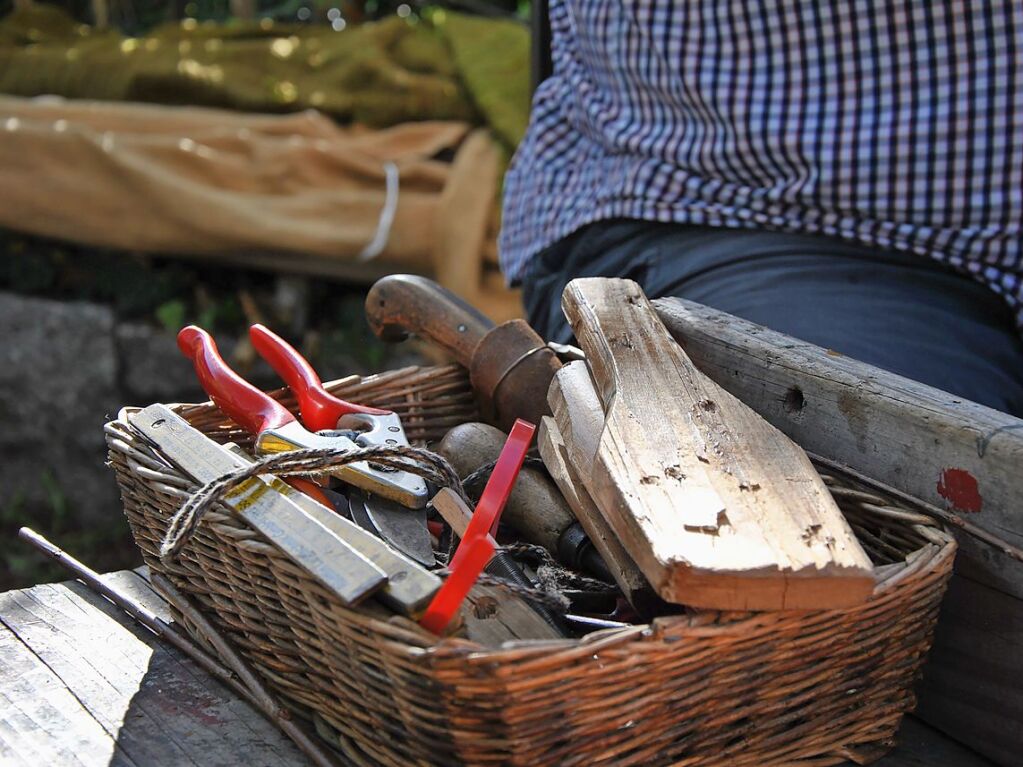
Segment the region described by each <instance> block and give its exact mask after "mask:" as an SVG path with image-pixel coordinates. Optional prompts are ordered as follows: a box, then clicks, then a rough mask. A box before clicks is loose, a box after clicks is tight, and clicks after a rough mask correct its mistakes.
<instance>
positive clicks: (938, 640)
mask: <svg viewBox="0 0 1023 767" xmlns="http://www.w3.org/2000/svg"><path fill="white" fill-rule="evenodd" d="M918 694H919V698H920V703H919V706H918V708H917V711H918V713H919V715H920V716H921V717H922V718H923V719H925V720H926V721H928V722H930V723H932V724H934V725H935V726H936V727H938V728H940V729H942V730H945V731H947V732H950V733H953V734H954V735H955V736H956V737H957V738H959V739H960V740H962V741H964V742H966V743H968V744H969V745H970V746H971V747H972V748H973V749H975V750H976V751H979V752H980V753H982V754H985V755H986V756H989V757H990V758H991V759H994V760H995V761H996V762H998V763H1000V764H1005V765H1011V764H1019V763H1020V760H1021V759H1023V610H1021V609H1020V605H1019V601H1018V600H1016V599H1015V598H1013V597H1011V596H1009V595H1007V594H1003V593H1002V592H1000V591H998V590H997V589H993V588H991V587H990V586H986V585H984V584H981V583H977V582H976V581H973V580H971V579H969V578H965V577H962V576H957V577H955V578H953V579H952V582H951V583H950V584H949V589H948V592H946V595H945V601H944V604H943V605H942V610H941V618H940V620H939V621H938V627H937V631H936V635H935V643H934V647H933V648H932V649H931V656H930V660H929V661H928V663H927V666H926V667H925V668H924V678H923V681H922V682H921V683H920V685H919V687H918Z"/></svg>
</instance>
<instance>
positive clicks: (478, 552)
mask: <svg viewBox="0 0 1023 767" xmlns="http://www.w3.org/2000/svg"><path fill="white" fill-rule="evenodd" d="M458 549H459V551H462V550H463V549H464V550H465V555H464V556H463V557H462V564H461V565H459V567H458V569H457V570H455V569H452V570H451V575H449V576H448V578H447V580H445V581H444V585H443V586H441V587H440V590H439V591H438V592H437V593H436V594H434V595H433V599H431V600H430V606H429V607H427V608H426V612H424V613H423V617H422V618H420V619H419V625H420V626H422V627H423V628H424V629H426V630H427V631H432V632H433V633H434V634H442V633H443V632H444V629H445V628H446V627H447V625H448V624H449V623H451V619H452V618H454V617H455V613H457V612H458V608H459V607H461V606H462V602H463V601H464V600H465V597H466V595H467V594H468V593H469V590H470V589H471V588H472V586H473V584H474V583H476V579H477V578H479V577H480V573H481V572H483V568H484V567H486V566H487V562H489V561H490V558H491V557H492V556H494V542H493V541H492V540H491V539H490V537H489V536H483V537H482V538H475V539H474V540H472V541H470V542H469V545H468V546H466V543H465V541H464V540H463V541H462V543H461V544H460V545H459V547H458Z"/></svg>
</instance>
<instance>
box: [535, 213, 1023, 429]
mask: <svg viewBox="0 0 1023 767" xmlns="http://www.w3.org/2000/svg"><path fill="white" fill-rule="evenodd" d="M595 276H603V277H628V278H630V279H633V280H635V281H636V282H638V283H639V284H640V285H642V286H643V289H644V290H645V291H646V293H647V295H648V296H650V297H651V298H657V297H660V296H679V297H681V298H686V299H689V300H692V301H697V302H699V303H701V304H706V305H707V306H711V307H714V308H716V309H720V310H722V311H725V312H729V313H731V314H735V315H737V316H739V317H743V318H745V319H748V320H751V321H753V322H756V323H759V324H761V325H765V326H767V327H769V328H772V329H773V330H777V331H780V332H782V333H786V334H788V335H791V336H794V337H796V338H799V339H802V340H804V341H809V342H810V343H814V344H817V345H819V346H823V347H826V348H829V349H834V350H835V351H838V352H841V353H842V354H845V355H847V356H849V357H852V358H854V359H858V360H861V361H863V362H867V363H869V364H871V365H876V366H877V367H880V368H884V369H885V370H889V371H891V372H893V373H898V374H899V375H903V376H906V377H907V378H912V379H915V380H917V381H920V382H922V383H926V384H929V385H931V386H934V387H937V388H939V389H943V390H945V391H947V392H950V393H952V394H955V395H958V396H961V397H964V398H966V399H970V400H973V401H975V402H979V403H981V404H984V405H988V406H989V407H993V408H996V409H998V410H1003V411H1005V412H1008V413H1012V414H1014V415H1017V416H1023V342H1021V340H1020V336H1019V334H1018V333H1017V331H1016V328H1015V325H1014V323H1013V318H1012V314H1011V312H1010V311H1009V309H1008V307H1007V306H1006V305H1005V303H1004V302H1003V301H1002V300H1001V299H1000V298H999V297H998V296H997V295H995V294H994V293H992V292H991V291H990V290H989V289H987V288H985V287H984V286H983V285H981V284H979V283H977V282H975V281H973V280H972V279H970V278H969V277H967V276H964V275H962V274H959V273H958V272H955V271H953V270H952V269H950V268H947V267H945V266H943V265H941V264H939V263H937V262H934V261H930V260H928V259H926V258H922V257H920V256H916V255H913V254H909V253H901V252H897V251H886V250H878V249H873V248H868V247H865V246H861V245H857V244H854V243H850V242H846V241H844V240H839V239H835V238H829V237H822V236H815V235H801V234H786V233H779V232H761V231H753V230H731V229H712V228H707V227H697V226H687V225H681V224H658V223H650V222H643V221H629V220H616V221H602V222H598V223H596V224H591V225H590V226H588V227H585V228H583V229H581V230H580V231H578V232H576V233H574V234H572V235H570V236H569V237H566V238H565V239H563V240H561V241H559V242H557V243H555V244H554V245H553V246H551V247H550V248H548V249H547V250H545V251H544V252H542V253H541V254H540V255H539V256H538V257H537V259H536V261H535V262H534V263H533V266H532V271H531V273H530V274H529V276H528V277H527V278H526V279H525V280H524V282H523V299H524V302H525V306H526V311H527V314H528V317H529V321H530V323H531V324H532V325H533V327H534V328H536V330H537V331H538V332H539V333H540V334H541V335H542V336H544V337H546V338H547V339H549V340H552V341H561V342H567V341H569V340H570V339H571V330H570V329H569V328H568V326H567V324H566V322H565V318H564V316H563V315H562V313H561V303H560V300H561V293H562V291H563V290H564V288H565V285H566V284H567V283H568V281H569V280H571V279H573V278H575V277H595Z"/></svg>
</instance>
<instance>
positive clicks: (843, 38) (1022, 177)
mask: <svg viewBox="0 0 1023 767" xmlns="http://www.w3.org/2000/svg"><path fill="white" fill-rule="evenodd" d="M550 15H551V27H552V37H553V44H552V52H553V59H554V75H553V76H552V77H550V78H549V79H548V80H546V81H545V82H544V83H543V84H542V85H541V86H540V88H539V89H538V90H537V92H536V94H535V97H534V101H533V111H532V117H531V121H530V126H529V130H528V132H527V135H526V138H525V140H524V142H523V144H522V145H521V146H520V148H519V150H518V153H517V154H516V156H515V159H514V161H513V163H512V167H511V169H510V171H509V173H508V175H507V178H506V181H505V200H504V221H503V230H502V233H501V262H502V266H503V269H504V272H505V275H506V277H507V278H508V279H509V280H511V281H513V282H517V281H519V280H520V279H521V278H522V277H523V276H524V275H525V274H526V273H527V272H528V263H529V260H530V258H531V257H533V256H534V255H535V254H536V253H537V252H538V251H540V250H542V249H543V248H544V247H546V246H548V245H550V244H551V243H553V242H555V241H556V240H558V239H560V238H562V237H565V236H566V235H568V234H570V233H571V232H573V231H575V230H576V229H578V228H580V227H582V226H583V225H585V224H588V223H591V222H593V221H598V220H602V219H608V218H616V217H626V218H637V219H644V220H650V221H673V222H679V223H693V224H703V225H710V226H720V227H752V228H763V229H773V230H781V231H798V232H810V233H821V234H827V235H837V236H839V237H844V238H847V239H850V240H856V241H859V242H861V243H865V244H868V245H876V246H878V247H882V248H897V249H903V250H909V251H913V252H915V253H918V254H920V255H921V256H927V257H931V258H935V259H938V260H940V261H942V262H945V263H948V264H951V265H953V266H955V267H957V268H959V269H962V270H964V271H966V272H968V273H969V274H971V275H973V276H974V277H975V278H976V279H978V280H980V281H982V282H983V283H985V284H986V285H988V286H989V287H990V288H992V289H993V290H994V291H996V292H997V293H999V294H1001V295H1002V296H1004V297H1005V298H1006V299H1007V300H1008V301H1009V303H1010V305H1011V306H1012V307H1013V308H1014V309H1015V310H1016V312H1017V318H1019V319H1020V324H1021V326H1023V263H1021V261H1023V255H1021V244H1023V237H1021V230H1020V222H1021V217H1023V216H1021V214H1023V37H1021V35H1023V1H1021V0H1001V1H1000V0H942V1H941V2H934V1H933V0H817V1H816V2H811V0H732V1H731V2H727V1H726V0H551V5H550Z"/></svg>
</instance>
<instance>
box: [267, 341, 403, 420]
mask: <svg viewBox="0 0 1023 767" xmlns="http://www.w3.org/2000/svg"><path fill="white" fill-rule="evenodd" d="M249 338H250V339H251V341H252V346H253V347H254V348H255V349H256V351H257V352H259V355H260V356H261V357H262V358H263V359H265V360H266V361H267V362H268V363H270V367H272V368H273V369H274V371H275V372H276V373H277V375H279V376H280V377H281V378H282V379H284V382H285V383H286V384H288V386H289V387H291V391H292V392H294V394H295V398H296V399H297V400H298V408H299V410H300V411H301V412H302V423H303V425H304V426H305V427H306V428H307V429H309V430H310V431H322V430H323V429H336V428H337V422H338V419H339V418H341V416H343V415H347V414H349V413H364V414H366V415H388V411H386V410H377V409H376V408H372V407H363V406H362V405H356V404H354V403H351V402H346V401H345V400H343V399H340V398H339V397H335V396H334V395H333V394H331V393H330V392H328V391H327V390H326V389H324V388H323V383H322V382H321V381H320V377H319V376H318V375H317V374H316V371H315V370H313V366H312V365H310V364H309V362H308V360H306V358H305V357H303V356H302V355H301V354H299V352H298V350H297V349H296V348H295V347H294V346H292V345H291V344H289V343H288V342H287V341H285V340H284V339H283V338H281V337H280V336H279V335H277V334H276V333H274V332H273V331H272V330H270V329H269V328H267V327H265V326H263V325H253V326H252V327H250V328H249Z"/></svg>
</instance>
